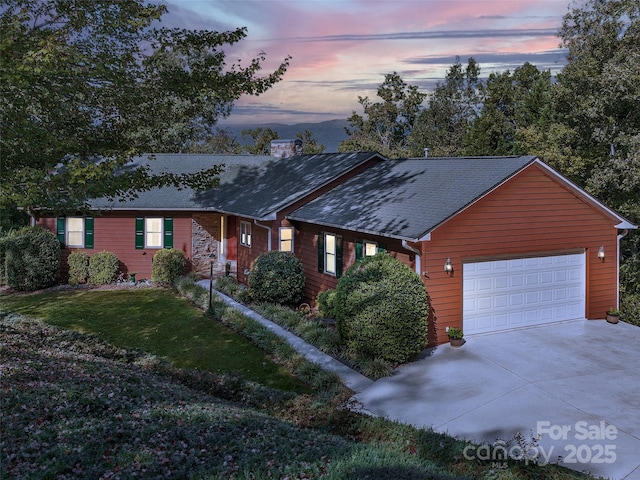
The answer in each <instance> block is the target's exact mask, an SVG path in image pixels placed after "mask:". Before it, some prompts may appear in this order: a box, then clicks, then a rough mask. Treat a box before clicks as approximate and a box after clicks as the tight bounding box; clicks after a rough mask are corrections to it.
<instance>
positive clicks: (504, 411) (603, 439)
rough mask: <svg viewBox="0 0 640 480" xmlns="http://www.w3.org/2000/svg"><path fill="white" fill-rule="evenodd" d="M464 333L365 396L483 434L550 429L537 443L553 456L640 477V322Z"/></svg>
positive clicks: (421, 418)
mask: <svg viewBox="0 0 640 480" xmlns="http://www.w3.org/2000/svg"><path fill="white" fill-rule="evenodd" d="M465 338H466V339H467V342H466V344H465V345H464V346H463V347H461V348H457V349H456V348H452V347H451V346H449V345H441V346H439V347H437V348H435V349H433V350H430V351H428V352H425V355H423V358H421V359H419V360H417V361H415V362H412V363H409V364H406V365H403V366H401V367H400V368H398V369H397V370H396V371H395V373H394V375H393V376H391V377H388V378H383V379H380V380H378V381H376V382H375V383H374V384H373V385H372V386H370V387H369V388H367V389H365V390H363V391H362V392H360V393H359V394H357V395H356V399H357V400H358V401H360V402H361V403H362V406H363V408H364V409H366V410H367V411H368V412H370V413H372V414H374V415H379V416H383V417H387V418H390V419H392V420H397V421H400V422H404V423H409V424H412V425H415V426H417V427H432V428H433V429H434V430H436V431H440V432H445V433H448V434H450V435H453V436H456V437H460V438H465V439H468V440H471V441H475V442H480V443H482V442H486V443H493V442H495V441H496V440H497V439H502V440H504V441H507V440H510V439H512V438H513V437H514V436H515V435H516V434H517V433H518V432H520V433H522V434H523V435H524V436H525V437H526V438H528V439H530V438H531V436H532V435H533V436H535V435H537V434H538V433H541V434H542V438H541V440H540V443H539V446H540V448H539V450H538V452H539V453H541V454H542V455H545V456H546V455H548V456H549V457H550V461H552V462H554V461H556V460H557V457H558V456H562V457H563V459H564V461H563V463H561V464H562V465H564V466H566V467H569V468H573V469H575V470H580V471H588V472H590V473H592V474H595V475H601V476H605V477H610V478H613V479H625V480H640V374H639V372H638V368H639V365H640V328H638V327H635V326H632V325H629V324H626V323H623V322H620V323H618V324H616V325H612V324H609V323H607V322H605V321H604V320H595V321H594V320H580V321H571V322H562V323H556V324H552V325H546V326H540V327H533V328H527V329H520V330H514V331H510V332H504V333H495V334H485V335H474V336H468V337H465ZM516 453H517V452H516ZM468 454H469V455H471V456H473V455H478V456H480V455H481V453H480V452H472V451H469V452H468ZM474 458H477V457H474Z"/></svg>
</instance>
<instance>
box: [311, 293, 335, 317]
mask: <svg viewBox="0 0 640 480" xmlns="http://www.w3.org/2000/svg"><path fill="white" fill-rule="evenodd" d="M335 299H336V291H335V290H325V291H324V292H320V293H319V294H318V297H317V298H316V302H317V304H318V313H319V314H320V316H321V317H324V318H336V312H335Z"/></svg>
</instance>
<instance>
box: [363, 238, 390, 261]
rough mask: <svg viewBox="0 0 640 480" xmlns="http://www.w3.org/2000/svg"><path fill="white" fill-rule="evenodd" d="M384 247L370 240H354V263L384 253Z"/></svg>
mask: <svg viewBox="0 0 640 480" xmlns="http://www.w3.org/2000/svg"><path fill="white" fill-rule="evenodd" d="M384 251H385V246H384V245H382V244H381V243H378V242H374V241H372V240H356V261H358V260H362V259H363V258H365V257H373V256H374V255H376V254H377V253H380V252H384Z"/></svg>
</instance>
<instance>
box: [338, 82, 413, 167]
mask: <svg viewBox="0 0 640 480" xmlns="http://www.w3.org/2000/svg"><path fill="white" fill-rule="evenodd" d="M377 95H378V97H379V98H380V99H381V100H382V101H380V102H372V101H371V100H370V99H369V97H358V103H359V104H360V105H362V108H363V115H359V114H357V113H356V112H355V111H354V112H353V115H351V117H349V119H348V120H349V123H350V126H351V128H346V129H345V130H346V132H347V134H348V135H349V138H348V139H347V140H344V141H343V142H342V143H341V144H340V146H339V148H338V150H339V151H341V152H351V151H378V152H380V153H382V154H383V155H386V156H389V157H401V156H405V155H406V154H407V146H408V144H407V139H408V137H409V134H410V133H411V130H412V128H413V124H414V122H415V120H416V117H417V116H418V113H419V112H420V108H421V105H422V102H423V101H424V99H425V97H426V94H424V93H420V92H419V91H418V87H417V86H415V85H407V84H406V83H405V82H404V80H402V78H401V77H400V75H398V74H397V73H396V72H394V73H390V74H387V75H385V77H384V82H383V83H382V85H380V86H379V87H378V92H377Z"/></svg>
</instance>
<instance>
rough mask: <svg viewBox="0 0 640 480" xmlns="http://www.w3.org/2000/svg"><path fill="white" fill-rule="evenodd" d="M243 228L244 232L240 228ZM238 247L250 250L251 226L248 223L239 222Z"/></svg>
mask: <svg viewBox="0 0 640 480" xmlns="http://www.w3.org/2000/svg"><path fill="white" fill-rule="evenodd" d="M243 226H244V232H243V231H242V227H243ZM240 245H242V246H243V247H249V248H251V224H250V223H249V222H244V221H242V220H241V221H240Z"/></svg>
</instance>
